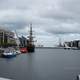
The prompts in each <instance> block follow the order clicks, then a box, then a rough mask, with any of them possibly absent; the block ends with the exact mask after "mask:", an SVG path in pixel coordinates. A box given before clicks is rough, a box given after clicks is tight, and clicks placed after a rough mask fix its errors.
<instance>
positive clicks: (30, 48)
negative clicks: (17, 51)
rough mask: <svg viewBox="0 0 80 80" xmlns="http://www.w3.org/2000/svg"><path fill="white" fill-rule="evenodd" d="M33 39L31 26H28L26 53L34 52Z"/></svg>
mask: <svg viewBox="0 0 80 80" xmlns="http://www.w3.org/2000/svg"><path fill="white" fill-rule="evenodd" d="M33 38H34V37H33V30H32V24H30V31H29V36H28V41H27V50H28V52H34V51H35V45H34V40H33Z"/></svg>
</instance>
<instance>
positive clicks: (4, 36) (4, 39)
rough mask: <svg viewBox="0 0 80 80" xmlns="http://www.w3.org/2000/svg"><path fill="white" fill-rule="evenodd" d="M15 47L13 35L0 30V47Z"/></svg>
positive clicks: (7, 31)
mask: <svg viewBox="0 0 80 80" xmlns="http://www.w3.org/2000/svg"><path fill="white" fill-rule="evenodd" d="M14 45H16V41H15V38H14V33H13V32H11V31H9V30H6V29H2V28H0V47H9V46H14Z"/></svg>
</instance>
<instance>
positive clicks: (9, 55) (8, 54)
mask: <svg viewBox="0 0 80 80" xmlns="http://www.w3.org/2000/svg"><path fill="white" fill-rule="evenodd" d="M16 55H17V52H16V51H15V50H8V49H7V50H5V51H4V52H3V53H2V57H4V58H12V57H15V56H16Z"/></svg>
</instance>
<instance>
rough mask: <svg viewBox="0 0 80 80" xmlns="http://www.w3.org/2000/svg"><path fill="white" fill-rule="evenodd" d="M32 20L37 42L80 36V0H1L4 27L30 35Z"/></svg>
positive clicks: (46, 43)
mask: <svg viewBox="0 0 80 80" xmlns="http://www.w3.org/2000/svg"><path fill="white" fill-rule="evenodd" d="M30 23H32V24H33V30H34V36H35V40H37V42H36V43H37V44H43V45H44V46H55V45H57V44H58V42H59V38H61V41H62V42H63V41H69V40H74V39H80V0H0V25H1V27H4V28H9V29H10V30H16V31H17V32H18V34H19V35H25V36H27V34H28V30H29V24H30Z"/></svg>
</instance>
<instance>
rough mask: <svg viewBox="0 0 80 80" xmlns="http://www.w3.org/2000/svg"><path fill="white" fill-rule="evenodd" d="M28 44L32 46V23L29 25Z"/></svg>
mask: <svg viewBox="0 0 80 80" xmlns="http://www.w3.org/2000/svg"><path fill="white" fill-rule="evenodd" d="M29 44H30V45H33V30H32V23H31V24H30V32H29Z"/></svg>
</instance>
